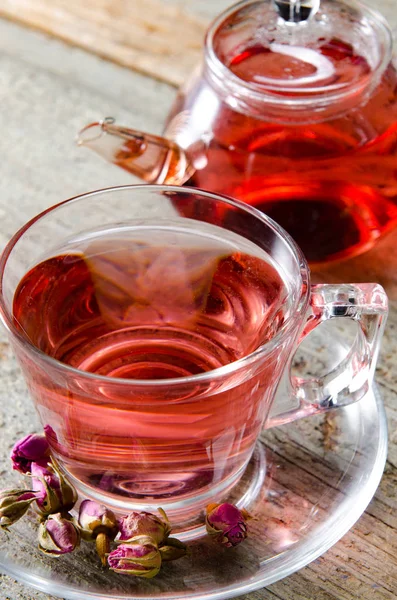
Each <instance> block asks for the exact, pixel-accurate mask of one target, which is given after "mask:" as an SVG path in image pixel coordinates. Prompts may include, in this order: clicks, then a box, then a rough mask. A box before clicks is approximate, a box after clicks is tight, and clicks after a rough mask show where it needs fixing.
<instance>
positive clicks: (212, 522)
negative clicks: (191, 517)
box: [205, 502, 250, 548]
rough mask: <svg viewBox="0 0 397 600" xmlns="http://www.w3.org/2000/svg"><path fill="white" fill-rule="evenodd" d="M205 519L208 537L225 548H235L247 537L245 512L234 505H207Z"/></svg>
mask: <svg viewBox="0 0 397 600" xmlns="http://www.w3.org/2000/svg"><path fill="white" fill-rule="evenodd" d="M206 512H207V515H206V519H205V525H206V529H207V532H208V534H209V535H211V536H213V537H214V539H215V540H216V541H217V542H218V543H220V544H221V545H222V546H225V547H226V548H230V547H231V546H237V545H238V544H240V543H241V542H242V541H243V540H245V538H246V537H247V524H246V520H247V519H249V518H250V515H249V513H247V511H245V510H244V509H243V510H239V509H238V508H237V506H234V504H229V503H227V502H225V503H223V504H209V505H208V506H207V511H206Z"/></svg>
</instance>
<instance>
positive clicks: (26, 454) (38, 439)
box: [11, 433, 50, 473]
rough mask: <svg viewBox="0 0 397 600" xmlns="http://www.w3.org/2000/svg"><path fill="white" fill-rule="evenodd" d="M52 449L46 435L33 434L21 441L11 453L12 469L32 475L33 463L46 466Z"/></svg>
mask: <svg viewBox="0 0 397 600" xmlns="http://www.w3.org/2000/svg"><path fill="white" fill-rule="evenodd" d="M49 454H50V449H49V446H48V442H47V439H46V437H45V435H39V434H36V433H33V434H31V435H27V436H26V437H24V438H23V439H22V440H19V441H18V442H17V443H16V444H14V447H13V449H12V452H11V460H12V468H13V469H15V470H16V471H19V472H20V473H30V468H31V465H32V463H33V462H35V463H38V464H40V465H43V466H46V465H47V463H48V461H49Z"/></svg>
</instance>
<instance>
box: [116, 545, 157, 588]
mask: <svg viewBox="0 0 397 600" xmlns="http://www.w3.org/2000/svg"><path fill="white" fill-rule="evenodd" d="M108 564H109V567H110V569H111V570H112V571H115V572H116V573H124V574H125V575H135V577H145V578H146V579H151V578H152V577H155V576H156V575H157V573H158V572H159V571H160V568H161V554H160V551H159V549H158V547H157V544H155V543H154V542H153V541H152V540H151V538H150V537H149V536H147V535H139V536H137V537H135V538H134V539H132V540H131V541H130V542H128V544H121V545H120V546H118V547H117V548H116V550H113V552H111V553H110V554H109V555H108Z"/></svg>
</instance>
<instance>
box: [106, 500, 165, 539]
mask: <svg viewBox="0 0 397 600" xmlns="http://www.w3.org/2000/svg"><path fill="white" fill-rule="evenodd" d="M158 511H159V513H160V514H161V516H162V517H163V520H162V519H160V518H159V517H156V515H153V514H152V513H148V512H132V513H130V514H129V515H128V517H122V518H121V519H119V529H120V533H119V535H118V537H117V540H116V541H117V542H123V543H125V542H128V541H129V540H130V539H132V538H133V537H136V536H137V535H148V536H149V537H150V538H151V539H152V540H153V541H154V542H156V544H161V543H162V542H164V540H166V539H167V537H168V536H169V534H170V532H171V525H170V522H169V521H168V518H167V515H166V514H165V512H164V511H163V509H162V508H159V509H158Z"/></svg>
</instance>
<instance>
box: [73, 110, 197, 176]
mask: <svg viewBox="0 0 397 600" xmlns="http://www.w3.org/2000/svg"><path fill="white" fill-rule="evenodd" d="M76 142H77V144H78V145H79V146H87V148H90V149H91V150H93V151H94V152H96V153H97V154H99V155H100V156H102V157H103V158H105V159H106V160H107V161H109V162H111V163H113V164H115V165H118V166H119V167H121V168H122V169H125V170H126V171H128V172H129V173H131V174H132V175H135V176H136V177H139V178H140V179H142V180H143V181H146V183H156V184H168V185H182V184H184V183H185V182H186V181H187V180H188V179H190V177H191V176H192V175H193V173H194V171H195V168H194V166H193V164H192V163H191V161H190V160H189V156H188V153H187V151H186V150H184V149H183V148H181V147H180V146H179V145H178V144H177V143H175V142H173V141H171V140H169V139H167V138H164V137H160V136H156V135H152V134H149V133H142V132H140V131H136V130H135V129H129V128H127V127H120V126H118V125H116V124H115V120H114V119H113V118H112V117H107V118H106V119H103V121H98V122H96V123H90V124H89V125H87V126H86V127H84V128H83V129H82V130H81V131H80V132H79V133H78V135H77V139H76Z"/></svg>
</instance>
